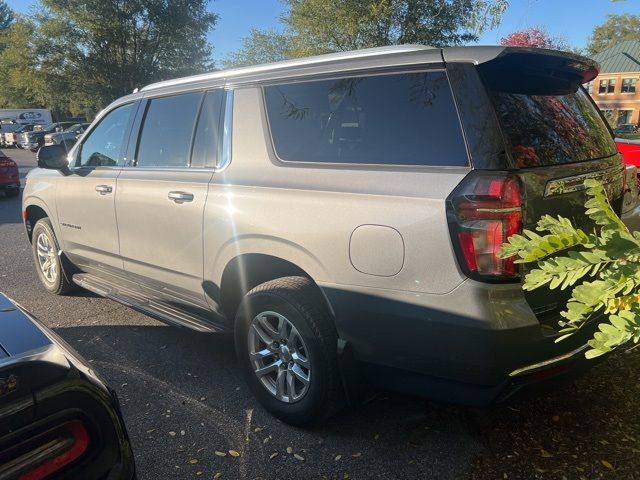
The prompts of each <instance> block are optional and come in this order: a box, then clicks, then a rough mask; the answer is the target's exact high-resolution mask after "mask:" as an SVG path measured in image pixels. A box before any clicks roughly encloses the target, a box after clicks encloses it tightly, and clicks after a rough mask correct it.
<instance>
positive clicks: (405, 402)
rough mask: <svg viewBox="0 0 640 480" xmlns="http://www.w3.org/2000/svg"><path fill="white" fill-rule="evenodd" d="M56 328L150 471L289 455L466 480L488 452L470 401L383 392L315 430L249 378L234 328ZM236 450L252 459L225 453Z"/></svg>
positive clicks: (352, 467) (310, 469) (149, 474)
mask: <svg viewBox="0 0 640 480" xmlns="http://www.w3.org/2000/svg"><path fill="white" fill-rule="evenodd" d="M154 323H155V322H154ZM56 331H57V333H58V334H59V335H60V336H62V337H63V338H64V339H65V340H66V341H67V342H68V343H70V344H71V345H72V346H73V347H74V348H75V349H77V350H78V351H79V352H80V353H81V354H83V355H84V356H85V358H86V359H87V360H88V361H89V362H90V363H91V365H93V366H94V367H95V369H96V370H97V371H98V372H99V373H100V374H102V375H103V376H104V377H105V378H106V380H107V381H108V382H109V383H110V384H111V386H112V387H113V388H114V389H115V390H116V391H117V393H118V396H119V398H120V401H121V404H122V409H123V413H124V416H125V421H126V422H127V427H128V429H129V432H130V434H131V437H132V442H133V446H134V452H135V454H136V461H137V465H138V467H139V468H140V473H141V474H140V478H141V479H144V478H163V476H166V474H167V472H173V473H175V472H178V471H179V472H181V473H180V474H176V478H183V476H182V475H184V477H187V476H192V475H194V474H195V473H196V472H197V471H201V469H202V468H204V466H205V465H208V467H207V469H208V471H209V472H214V473H215V472H217V471H220V472H223V473H225V476H226V475H229V478H264V477H271V478H280V477H281V474H278V472H280V471H281V468H283V462H286V464H287V468H288V469H289V470H288V471H289V472H291V473H290V475H288V476H287V478H303V477H313V478H316V477H321V476H322V475H325V476H327V477H328V478H332V476H335V478H338V477H339V478H341V479H342V478H343V474H344V473H348V474H349V475H350V477H351V478H419V477H422V476H424V475H428V476H429V477H431V478H451V479H454V478H462V477H464V476H465V475H466V474H467V472H468V470H469V467H470V465H471V464H472V462H473V459H474V458H475V457H476V456H477V455H478V454H479V453H480V452H481V450H482V448H481V444H480V442H479V441H478V440H477V439H476V438H475V437H474V435H473V434H472V433H471V432H470V430H469V428H467V425H466V422H467V420H466V417H467V414H466V413H465V412H466V410H465V409H460V408H457V407H451V406H441V405H437V404H435V403H432V402H427V401H424V400H419V399H412V398H408V397H403V396H399V395H398V396H397V395H386V394H385V395H379V396H376V397H375V398H373V399H371V400H370V401H368V402H365V403H364V404H362V405H359V406H358V407H355V408H348V409H346V410H345V411H344V412H342V413H340V414H339V415H338V416H336V417H335V418H333V419H331V420H329V421H327V422H326V423H325V424H323V425H319V426H317V427H314V428H312V429H307V430H305V429H298V428H293V427H290V426H288V425H285V424H283V423H282V422H280V421H278V420H276V419H275V418H273V417H272V416H271V415H269V414H268V413H267V412H265V411H264V410H263V409H262V408H261V407H260V406H259V405H258V403H257V401H255V400H254V398H253V396H252V394H251V392H249V390H248V388H247V387H246V386H245V384H244V382H243V380H242V378H241V375H240V371H239V369H238V367H237V364H236V359H235V352H234V346H233V338H232V336H231V335H229V334H202V333H198V332H192V331H189V330H186V329H178V328H174V327H169V326H163V325H161V324H157V325H152V326H147V325H144V326H120V325H95V326H78V327H67V328H58V329H56ZM183 432H184V434H183ZM288 447H290V449H291V452H292V453H291V454H288V453H287V448H288ZM230 449H233V450H236V451H238V452H240V453H241V456H242V459H241V461H236V462H230V461H229V458H227V457H228V455H227V456H226V457H220V456H217V455H216V454H215V451H218V452H223V453H224V452H227V451H228V450H230ZM276 452H277V453H278V455H277V456H275V457H273V458H270V457H271V456H272V455H273V454H274V453H276ZM293 454H298V456H299V457H301V458H304V460H299V459H297V458H296V457H294V456H293ZM187 457H189V458H187ZM194 459H196V460H198V462H197V463H196V464H192V463H189V462H190V461H191V460H194ZM336 459H337V460H336ZM176 466H177V467H176ZM196 467H197V468H196ZM185 470H186V471H189V472H190V473H188V474H187V473H186V471H185ZM191 470H193V472H191ZM269 472H271V473H270V474H268V473H269ZM296 472H297V473H296ZM398 475H400V477H398Z"/></svg>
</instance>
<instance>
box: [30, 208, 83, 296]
mask: <svg viewBox="0 0 640 480" xmlns="http://www.w3.org/2000/svg"><path fill="white" fill-rule="evenodd" d="M31 250H32V252H33V260H34V262H35V266H36V272H37V274H38V278H39V279H40V282H42V285H43V286H44V288H46V289H47V290H48V291H49V292H51V293H54V294H56V295H65V294H67V293H69V292H71V291H73V290H75V289H76V288H77V286H76V284H75V283H73V282H72V281H71V278H70V276H69V275H68V273H67V272H66V271H65V268H64V263H65V262H63V257H62V252H61V251H60V245H59V244H58V239H57V238H56V234H55V233H54V231H53V227H52V226H51V222H50V221H49V219H48V218H46V217H45V218H41V219H40V220H38V222H37V223H36V225H35V227H33V234H32V237H31Z"/></svg>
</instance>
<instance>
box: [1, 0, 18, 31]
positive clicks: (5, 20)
mask: <svg viewBox="0 0 640 480" xmlns="http://www.w3.org/2000/svg"><path fill="white" fill-rule="evenodd" d="M15 20H16V17H15V15H14V14H13V10H11V9H10V8H9V5H7V2H5V1H4V0H0V31H2V30H6V29H7V28H9V27H10V26H11V25H13V22H15Z"/></svg>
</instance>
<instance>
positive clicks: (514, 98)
mask: <svg viewBox="0 0 640 480" xmlns="http://www.w3.org/2000/svg"><path fill="white" fill-rule="evenodd" d="M492 97H493V102H494V105H495V108H496V111H497V113H498V118H499V121H500V123H501V125H502V130H503V134H504V136H505V140H506V141H507V144H508V146H509V148H510V150H511V155H512V157H513V159H514V161H515V163H516V167H518V168H524V167H538V166H545V165H560V164H564V163H572V162H581V161H585V160H593V159H597V158H602V157H607V156H610V155H614V154H615V153H616V147H615V144H614V143H613V141H612V139H611V134H610V133H609V130H608V129H607V127H606V126H605V124H604V122H603V121H602V118H601V117H600V115H599V114H598V111H597V110H596V108H595V107H594V105H593V103H592V102H591V100H590V99H589V96H588V94H587V93H586V92H585V91H584V90H583V89H579V90H578V91H576V92H575V93H569V94H566V95H527V94H518V93H502V92H493V94H492Z"/></svg>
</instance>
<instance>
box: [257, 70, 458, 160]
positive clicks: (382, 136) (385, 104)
mask: <svg viewBox="0 0 640 480" xmlns="http://www.w3.org/2000/svg"><path fill="white" fill-rule="evenodd" d="M265 101H266V108H267V116H268V118H269V125H270V127H271V135H272V137H273V144H274V147H275V150H276V153H277V155H278V156H279V157H280V158H281V159H282V160H285V161H287V160H290V161H302V162H326V163H352V164H378V165H380V164H387V165H434V166H463V165H468V158H467V152H466V149H465V144H464V140H463V137H462V132H461V128H460V122H459V119H458V115H457V112H456V108H455V105H454V101H453V96H452V94H451V89H450V87H449V81H448V79H447V76H446V74H445V73H444V72H443V71H434V72H420V73H405V74H395V75H378V76H368V77H350V78H340V79H335V80H319V81H309V82H300V83H291V84H285V85H274V86H267V87H265Z"/></svg>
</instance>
